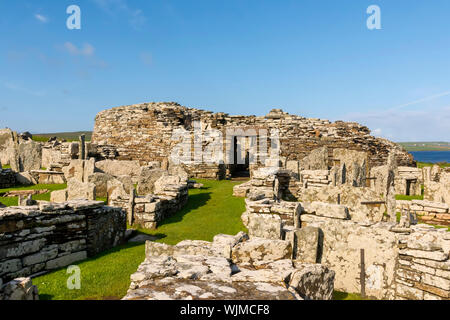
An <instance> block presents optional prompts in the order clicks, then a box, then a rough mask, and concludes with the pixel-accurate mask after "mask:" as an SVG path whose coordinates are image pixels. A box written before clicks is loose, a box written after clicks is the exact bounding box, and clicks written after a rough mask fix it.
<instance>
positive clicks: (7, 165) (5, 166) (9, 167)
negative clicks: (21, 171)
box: [2, 164, 11, 169]
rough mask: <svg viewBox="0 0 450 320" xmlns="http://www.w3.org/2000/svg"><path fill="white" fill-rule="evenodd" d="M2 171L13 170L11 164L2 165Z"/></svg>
mask: <svg viewBox="0 0 450 320" xmlns="http://www.w3.org/2000/svg"><path fill="white" fill-rule="evenodd" d="M2 169H11V166H10V165H9V164H2Z"/></svg>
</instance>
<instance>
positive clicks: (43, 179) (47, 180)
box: [30, 170, 67, 184]
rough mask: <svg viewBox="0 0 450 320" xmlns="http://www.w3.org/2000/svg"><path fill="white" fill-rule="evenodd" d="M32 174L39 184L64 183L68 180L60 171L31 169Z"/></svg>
mask: <svg viewBox="0 0 450 320" xmlns="http://www.w3.org/2000/svg"><path fill="white" fill-rule="evenodd" d="M30 174H31V176H32V177H33V179H34V180H35V181H36V182H37V183H39V184H63V183H66V182H67V181H66V178H65V177H64V173H63V172H59V171H46V170H33V171H30Z"/></svg>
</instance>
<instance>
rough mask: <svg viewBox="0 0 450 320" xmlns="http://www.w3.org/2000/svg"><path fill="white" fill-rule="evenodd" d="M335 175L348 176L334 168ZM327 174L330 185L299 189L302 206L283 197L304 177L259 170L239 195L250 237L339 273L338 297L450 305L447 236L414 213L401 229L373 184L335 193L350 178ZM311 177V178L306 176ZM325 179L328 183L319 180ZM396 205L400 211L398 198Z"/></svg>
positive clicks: (387, 175) (405, 218)
mask: <svg viewBox="0 0 450 320" xmlns="http://www.w3.org/2000/svg"><path fill="white" fill-rule="evenodd" d="M353 169H354V170H355V169H356V172H362V171H361V169H357V168H356V167H354V168H353ZM390 171H392V172H395V170H389V169H387V170H385V178H384V179H382V180H383V181H384V182H386V181H389V180H390V181H391V182H390V183H388V184H385V187H388V186H389V188H388V189H392V188H393V185H392V183H393V182H394V181H395V176H392V175H390V173H389V172H390ZM329 172H338V173H339V172H342V170H339V168H337V167H334V168H331V169H330V171H329ZM325 173H326V172H320V174H319V175H317V176H316V179H315V180H322V181H325V180H328V179H329V181H330V183H323V186H318V185H317V184H315V185H314V187H312V188H310V187H308V186H304V185H302V187H300V188H294V190H296V193H295V195H296V197H298V198H299V199H301V201H300V202H297V201H296V202H289V201H285V200H283V198H285V197H286V194H288V195H290V194H291V191H290V189H292V188H291V184H292V183H293V182H292V181H291V180H294V185H296V184H304V183H305V181H303V182H300V181H297V180H295V177H296V176H297V177H298V176H300V177H301V176H302V171H301V172H300V174H298V173H295V172H294V173H293V172H291V171H290V170H286V169H281V168H276V167H275V168H274V167H267V168H260V169H258V170H257V171H256V172H255V173H254V176H253V179H252V180H250V181H249V182H247V183H245V186H244V187H243V186H242V185H241V186H237V187H235V194H238V195H245V196H246V199H245V201H246V212H244V213H243V215H242V220H243V222H244V224H245V225H246V226H247V228H248V230H249V235H250V236H254V237H261V238H265V239H272V240H280V239H281V240H285V241H288V242H290V243H291V244H292V248H293V252H292V258H293V259H299V260H300V261H303V262H307V263H320V264H323V265H324V266H326V267H328V268H330V269H331V270H333V271H334V272H335V273H336V276H335V283H334V286H335V288H336V289H337V290H341V291H345V292H362V293H363V294H365V295H368V296H371V297H375V298H378V299H419V300H420V299H426V300H428V299H431V300H442V299H444V300H447V299H450V259H449V253H450V234H449V233H448V232H447V230H446V229H435V228H434V227H432V226H429V225H416V224H415V223H416V221H415V219H414V217H413V214H412V213H411V211H410V210H402V211H401V219H400V223H397V222H395V220H394V221H393V220H392V219H390V218H389V217H388V218H386V216H385V215H384V214H383V211H385V210H387V205H386V203H385V202H386V201H384V200H383V201H381V200H380V199H379V198H377V197H375V196H377V195H379V193H378V192H372V191H373V190H372V188H373V185H372V186H366V187H357V186H356V187H354V186H351V185H352V184H354V181H358V179H356V180H351V182H350V185H346V184H343V185H337V186H335V185H334V184H335V182H336V181H339V182H342V181H344V178H343V177H342V176H341V175H340V174H338V175H337V180H336V179H334V178H331V179H330V178H329V177H327V175H326V174H325ZM307 175H308V177H310V176H311V173H310V172H309V171H307ZM319 176H320V178H322V179H317V178H319ZM350 176H351V177H355V175H354V174H350ZM356 176H358V175H356ZM309 181H310V180H309ZM372 182H373V181H372ZM311 189H312V190H314V192H313V193H311V192H310V190H311ZM335 190H336V191H337V192H334V191H335ZM368 195H372V196H374V197H375V201H374V200H370V198H367V196H368ZM393 201H394V203H393V206H394V208H395V207H396V204H395V198H394V200H393ZM373 204H376V206H375V207H373ZM367 206H368V207H367ZM374 208H375V209H374ZM380 208H382V209H380ZM361 279H364V281H362V280H361Z"/></svg>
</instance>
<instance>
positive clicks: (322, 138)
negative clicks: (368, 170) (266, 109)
mask: <svg viewBox="0 0 450 320" xmlns="http://www.w3.org/2000/svg"><path fill="white" fill-rule="evenodd" d="M197 120H198V121H201V122H202V125H203V126H204V129H207V128H215V129H219V130H220V131H222V133H223V135H224V136H225V134H226V129H228V128H229V129H233V128H240V129H243V130H246V129H254V130H255V132H256V133H257V132H259V130H261V129H265V130H267V129H278V130H279V136H280V143H281V156H282V158H283V159H284V160H285V162H286V161H288V160H302V159H303V158H305V157H306V156H308V155H309V154H310V152H311V151H312V150H314V149H317V148H320V147H324V146H326V147H328V149H327V152H328V160H329V163H332V160H333V149H336V148H341V149H342V148H343V149H351V150H355V151H364V152H366V153H368V163H367V165H368V166H370V167H372V166H376V165H383V164H385V162H386V159H387V154H388V153H389V152H390V151H395V152H396V153H398V163H399V164H400V165H405V166H410V165H412V164H414V161H413V158H412V156H411V155H410V154H408V153H407V152H405V151H404V150H402V149H400V148H399V147H398V146H396V145H395V144H394V143H392V142H390V141H388V140H385V139H380V138H375V137H373V136H371V135H370V131H369V130H368V129H367V128H366V127H364V126H361V125H359V124H357V123H345V122H342V121H337V122H335V123H330V122H329V121H328V120H320V119H307V118H304V117H301V116H296V115H290V114H287V113H284V112H282V111H281V110H273V111H272V112H271V113H269V114H268V115H267V116H265V117H264V116H260V117H256V116H230V115H228V114H224V113H212V112H209V111H204V110H198V109H193V108H186V107H183V106H180V105H179V104H177V103H144V104H138V105H131V106H122V107H117V108H113V109H109V110H104V111H102V112H100V113H99V114H98V115H97V116H96V118H95V127H94V133H93V137H92V140H93V143H95V144H96V145H97V146H102V145H107V146H114V147H115V148H116V151H117V157H116V158H117V159H122V160H139V161H141V162H149V161H160V162H161V163H163V162H166V163H167V161H168V157H169V155H170V153H171V151H172V149H173V147H174V146H175V145H176V144H177V143H178V142H179V141H173V140H172V135H173V132H174V129H176V128H184V129H186V130H188V131H189V132H191V133H192V132H193V123H194V121H197ZM204 144H205V143H204ZM189 170H190V172H189V173H190V174H191V175H192V176H198V177H204V178H220V177H222V175H223V168H221V167H220V166H219V165H216V166H211V165H209V166H204V165H198V166H197V165H194V168H190V169H189ZM195 170H198V171H199V172H194V171H195Z"/></svg>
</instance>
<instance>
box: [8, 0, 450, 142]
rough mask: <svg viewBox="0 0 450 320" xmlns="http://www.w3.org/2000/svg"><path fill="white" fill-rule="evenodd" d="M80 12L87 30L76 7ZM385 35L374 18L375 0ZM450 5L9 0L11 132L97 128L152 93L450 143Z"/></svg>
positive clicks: (440, 1)
mask: <svg viewBox="0 0 450 320" xmlns="http://www.w3.org/2000/svg"><path fill="white" fill-rule="evenodd" d="M72 4H76V5H78V6H79V7H80V8H81V15H82V16H81V20H82V22H81V27H82V28H81V30H68V29H67V28H66V20H67V18H68V16H69V15H68V14H66V8H67V7H68V6H69V5H72ZM372 4H376V5H378V6H379V7H380V8H381V25H382V29H381V30H369V29H368V28H367V27H366V19H367V18H368V16H369V15H368V14H367V13H366V9H367V7H368V6H369V5H372ZM449 12H450V1H448V0H433V1H418V0H417V1H405V0H395V1H382V0H371V1H365V0H328V1H326V0H304V1H302V0H295V1H289V0H280V1H274V0H270V1H266V0H226V1H219V0H189V1H188V0H179V1H170V0H145V1H144V0H128V1H127V0H79V1H76V0H71V1H65V0H58V1H55V0H42V1H31V0H29V1H23V0H15V1H12V0H0V30H1V39H2V40H1V42H0V127H10V128H12V129H13V130H17V131H25V130H27V131H31V132H35V133H36V132H57V131H77V130H92V128H93V125H94V118H95V115H96V114H97V113H98V112H99V111H101V110H103V109H106V108H110V107H114V106H120V105H127V104H134V103H140V102H150V101H176V102H179V103H180V104H182V105H185V106H190V107H196V108H203V109H208V110H212V111H216V112H219V111H222V112H227V113H230V114H246V115H250V114H255V115H264V114H266V113H268V111H269V110H270V109H271V108H282V109H283V110H285V111H288V112H290V113H294V114H299V115H302V116H306V117H317V118H323V119H330V120H332V121H335V120H346V121H357V122H360V123H362V124H364V125H367V126H368V127H369V128H370V129H371V130H372V132H373V134H374V135H377V136H383V137H386V138H389V139H391V140H395V141H417V140H419V141H436V140H444V141H449V140H450V139H449V137H450V125H449V121H450V58H449V57H450V22H449V20H448V13H449Z"/></svg>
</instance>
